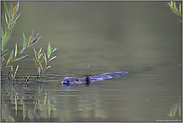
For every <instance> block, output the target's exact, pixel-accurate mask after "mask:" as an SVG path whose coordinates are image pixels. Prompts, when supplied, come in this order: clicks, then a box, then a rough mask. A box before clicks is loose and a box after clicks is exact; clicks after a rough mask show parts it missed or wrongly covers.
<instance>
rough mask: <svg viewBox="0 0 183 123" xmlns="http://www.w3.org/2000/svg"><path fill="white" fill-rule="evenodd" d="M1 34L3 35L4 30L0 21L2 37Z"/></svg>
mask: <svg viewBox="0 0 183 123" xmlns="http://www.w3.org/2000/svg"><path fill="white" fill-rule="evenodd" d="M3 35H4V30H3V26H2V23H1V38H2V37H3Z"/></svg>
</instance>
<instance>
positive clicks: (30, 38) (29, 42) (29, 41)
mask: <svg viewBox="0 0 183 123" xmlns="http://www.w3.org/2000/svg"><path fill="white" fill-rule="evenodd" d="M31 41H32V34H31V36H30V37H29V40H28V45H30V44H31Z"/></svg>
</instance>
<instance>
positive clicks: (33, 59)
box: [33, 58, 38, 68]
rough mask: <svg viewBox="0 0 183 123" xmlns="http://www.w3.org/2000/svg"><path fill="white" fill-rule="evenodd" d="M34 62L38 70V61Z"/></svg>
mask: <svg viewBox="0 0 183 123" xmlns="http://www.w3.org/2000/svg"><path fill="white" fill-rule="evenodd" d="M33 60H34V64H35V65H36V67H37V68H38V63H37V62H36V60H35V59H34V58H33Z"/></svg>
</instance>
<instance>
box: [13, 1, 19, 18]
mask: <svg viewBox="0 0 183 123" xmlns="http://www.w3.org/2000/svg"><path fill="white" fill-rule="evenodd" d="M18 8H19V1H18V3H17V5H16V6H15V7H14V14H13V16H15V15H16V13H17V12H18Z"/></svg>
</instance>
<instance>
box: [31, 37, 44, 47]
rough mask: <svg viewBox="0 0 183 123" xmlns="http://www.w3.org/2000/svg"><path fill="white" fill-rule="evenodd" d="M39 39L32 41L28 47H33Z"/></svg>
mask: <svg viewBox="0 0 183 123" xmlns="http://www.w3.org/2000/svg"><path fill="white" fill-rule="evenodd" d="M40 38H41V36H40V37H39V38H38V39H36V40H35V41H33V42H32V43H31V44H30V45H29V46H28V47H31V46H32V45H34V44H35V43H37V42H38V41H39V39H40Z"/></svg>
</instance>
